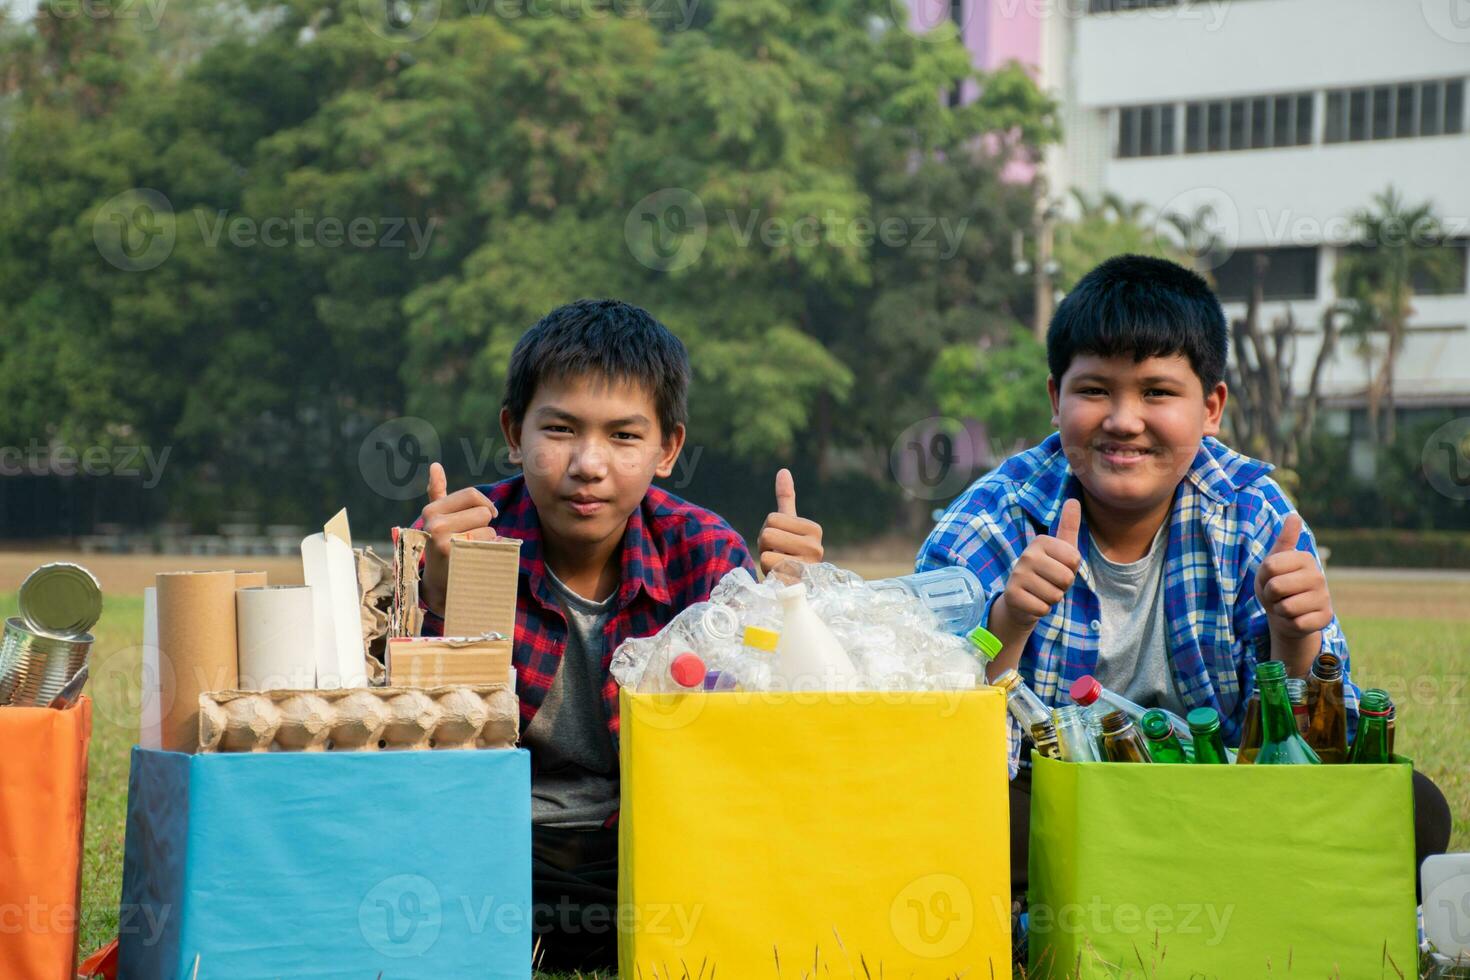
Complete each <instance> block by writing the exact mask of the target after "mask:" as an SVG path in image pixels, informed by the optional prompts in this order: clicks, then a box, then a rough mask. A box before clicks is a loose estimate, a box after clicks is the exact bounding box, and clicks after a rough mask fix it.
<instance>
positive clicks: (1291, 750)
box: [1255, 660, 1322, 766]
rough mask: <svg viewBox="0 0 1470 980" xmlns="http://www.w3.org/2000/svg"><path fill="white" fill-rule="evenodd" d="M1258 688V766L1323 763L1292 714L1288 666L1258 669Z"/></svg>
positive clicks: (1270, 664) (1270, 663)
mask: <svg viewBox="0 0 1470 980" xmlns="http://www.w3.org/2000/svg"><path fill="white" fill-rule="evenodd" d="M1256 687H1257V688H1258V689H1259V690H1260V692H1261V749H1260V751H1259V752H1257V753H1256V758H1255V764H1256V765H1258V766H1281V765H1318V764H1320V763H1321V761H1322V760H1321V759H1320V758H1318V756H1317V753H1316V752H1314V751H1312V747H1311V746H1310V745H1308V744H1307V740H1306V739H1304V738H1302V734H1301V732H1299V731H1297V730H1296V719H1295V718H1294V717H1293V716H1292V713H1291V699H1290V698H1288V697H1287V694H1286V664H1284V663H1282V662H1281V661H1280V660H1267V661H1266V662H1265V663H1263V664H1258V665H1257V666H1256Z"/></svg>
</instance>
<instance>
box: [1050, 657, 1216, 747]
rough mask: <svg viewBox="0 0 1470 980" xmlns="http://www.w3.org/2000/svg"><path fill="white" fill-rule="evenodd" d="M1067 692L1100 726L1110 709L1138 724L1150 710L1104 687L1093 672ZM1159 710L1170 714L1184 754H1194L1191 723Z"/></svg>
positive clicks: (1171, 713) (1078, 679) (1169, 715)
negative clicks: (1119, 712)
mask: <svg viewBox="0 0 1470 980" xmlns="http://www.w3.org/2000/svg"><path fill="white" fill-rule="evenodd" d="M1067 693H1068V695H1069V696H1070V697H1071V698H1072V700H1073V701H1075V702H1076V703H1078V704H1080V705H1082V707H1084V708H1086V709H1087V710H1088V711H1089V712H1091V713H1092V715H1093V717H1094V718H1096V719H1097V721H1098V724H1099V726H1101V724H1102V719H1103V716H1105V715H1106V714H1107V713H1108V712H1109V711H1121V712H1123V714H1125V715H1127V716H1128V718H1129V720H1131V721H1132V722H1133V723H1134V724H1138V723H1139V722H1141V721H1143V716H1144V714H1145V713H1146V712H1147V711H1148V710H1149V709H1148V708H1145V707H1143V706H1142V705H1140V704H1135V703H1134V702H1132V701H1130V700H1128V699H1127V698H1125V697H1123V695H1121V694H1119V693H1117V692H1116V691H1110V690H1108V689H1107V688H1105V687H1103V686H1102V684H1101V683H1099V681H1098V679H1097V678H1096V677H1093V676H1092V675H1091V674H1083V675H1082V676H1081V677H1079V678H1077V680H1075V681H1073V682H1072V687H1071V688H1070V689H1069V690H1068V692H1067ZM1158 710H1159V711H1163V712H1164V714H1165V715H1167V716H1168V718H1169V723H1170V724H1171V725H1173V726H1174V734H1176V735H1178V736H1179V741H1180V743H1181V744H1182V745H1183V746H1184V754H1185V755H1186V756H1192V755H1193V754H1194V746H1193V745H1191V744H1190V743H1191V742H1193V741H1194V737H1193V736H1192V735H1190V734H1189V725H1187V724H1186V723H1185V721H1184V719H1183V718H1180V717H1179V716H1178V715H1176V714H1175V713H1174V712H1172V711H1169V710H1167V709H1165V708H1159V709H1158Z"/></svg>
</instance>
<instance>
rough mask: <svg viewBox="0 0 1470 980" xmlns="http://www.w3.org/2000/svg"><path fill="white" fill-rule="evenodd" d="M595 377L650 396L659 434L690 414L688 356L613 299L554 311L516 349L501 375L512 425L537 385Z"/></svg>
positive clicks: (669, 336) (665, 332) (663, 331)
mask: <svg viewBox="0 0 1470 980" xmlns="http://www.w3.org/2000/svg"><path fill="white" fill-rule="evenodd" d="M589 374H590V375H601V376H602V377H604V378H606V379H608V380H610V381H629V382H633V383H635V384H638V385H641V386H643V387H644V388H646V389H648V392H649V393H650V394H651V395H652V396H653V401H654V405H655V406H656V408H657V411H658V424H659V428H660V429H662V432H663V435H665V436H667V435H669V434H670V433H672V432H673V431H674V429H675V427H676V426H678V425H681V424H683V423H685V422H686V421H687V420H688V414H689V403H688V396H689V352H688V351H686V350H685V349H684V343H683V341H681V340H680V339H679V338H678V337H675V336H674V335H673V333H671V332H670V331H669V328H668V327H666V326H664V325H663V324H662V323H659V322H658V321H657V320H655V319H654V318H653V317H652V316H651V315H650V314H649V312H648V311H647V310H644V309H640V308H639V307H636V306H633V305H632V304H630V303H624V302H622V301H621V300H615V299H579V300H577V301H576V302H575V303H568V304H566V305H565V306H558V307H557V308H556V309H554V310H552V311H551V312H550V313H548V314H546V315H545V316H544V317H542V318H541V319H540V320H538V321H537V322H536V325H535V326H533V327H531V329H529V330H527V331H526V332H525V334H523V335H522V336H521V339H520V340H519V341H517V342H516V346H515V350H514V351H512V352H511V355H510V367H509V369H508V370H507V371H506V374H505V399H504V401H503V402H502V405H503V406H504V407H505V408H506V409H508V410H509V411H510V417H511V421H512V422H514V423H516V424H517V425H519V424H520V423H521V422H522V421H524V419H525V417H526V409H527V407H529V406H530V404H531V399H532V397H533V396H534V395H535V394H536V386H537V385H538V384H540V383H541V382H542V381H546V380H554V379H565V378H575V377H581V376H583V375H589Z"/></svg>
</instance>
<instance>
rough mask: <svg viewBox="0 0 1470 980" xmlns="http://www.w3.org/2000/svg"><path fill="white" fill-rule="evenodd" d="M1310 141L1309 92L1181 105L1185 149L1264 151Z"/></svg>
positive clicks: (1194, 151) (1310, 108) (1209, 151)
mask: <svg viewBox="0 0 1470 980" xmlns="http://www.w3.org/2000/svg"><path fill="white" fill-rule="evenodd" d="M1311 142H1312V94H1311V93H1310V92H1292V93H1288V94H1284V95H1274V96H1266V97H1262V98H1254V99H1230V100H1222V101H1216V102H1189V103H1186V104H1185V106H1184V152H1186V153H1213V152H1218V151H1220V150H1265V149H1271V148H1273V147H1280V146H1303V145H1305V144H1308V143H1311Z"/></svg>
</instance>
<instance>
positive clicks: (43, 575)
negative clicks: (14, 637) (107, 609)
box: [17, 562, 102, 637]
mask: <svg viewBox="0 0 1470 980" xmlns="http://www.w3.org/2000/svg"><path fill="white" fill-rule="evenodd" d="M17 599H18V601H19V604H20V615H21V618H22V619H24V620H25V621H26V625H28V626H30V628H31V629H33V630H35V631H36V632H38V633H47V634H50V635H51V636H64V637H74V636H80V635H81V634H83V633H86V632H88V631H90V630H91V629H92V627H93V626H96V625H97V620H99V619H101V618H102V586H101V585H99V584H98V582H97V577H96V576H94V575H93V574H92V573H91V572H89V571H87V570H86V569H85V568H83V567H82V566H81V565H74V564H72V563H71V562H51V563H50V564H46V565H42V566H40V567H39V568H37V569H36V570H35V571H33V572H31V574H30V575H27V576H26V580H25V581H24V582H22V583H21V586H20V594H19V596H18V597H17Z"/></svg>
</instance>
